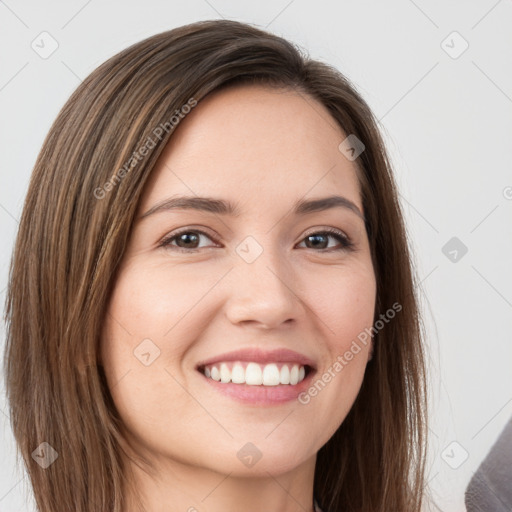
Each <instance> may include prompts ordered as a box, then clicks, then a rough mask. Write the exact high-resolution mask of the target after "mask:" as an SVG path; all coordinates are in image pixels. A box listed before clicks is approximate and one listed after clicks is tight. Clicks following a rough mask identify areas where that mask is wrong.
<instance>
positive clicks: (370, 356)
mask: <svg viewBox="0 0 512 512" xmlns="http://www.w3.org/2000/svg"><path fill="white" fill-rule="evenodd" d="M373 343H374V341H373V339H372V341H371V343H370V350H368V360H367V361H366V362H367V363H369V362H370V361H371V360H372V358H373Z"/></svg>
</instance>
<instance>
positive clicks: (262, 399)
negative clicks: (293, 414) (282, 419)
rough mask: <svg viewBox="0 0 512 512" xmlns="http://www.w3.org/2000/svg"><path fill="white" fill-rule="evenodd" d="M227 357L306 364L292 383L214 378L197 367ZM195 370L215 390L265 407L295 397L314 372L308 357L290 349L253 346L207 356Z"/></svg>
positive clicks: (242, 359) (241, 401)
mask: <svg viewBox="0 0 512 512" xmlns="http://www.w3.org/2000/svg"><path fill="white" fill-rule="evenodd" d="M228 361H245V362H250V361H252V362H254V363H259V364H267V363H296V364H300V365H301V366H304V367H305V368H306V376H305V377H304V379H303V380H302V381H301V382H299V383H297V384H295V385H292V384H279V385H278V386H263V385H261V386H250V385H248V384H233V383H232V382H230V383H221V382H217V381H216V380H213V379H210V378H208V377H206V376H205V375H204V374H203V373H202V371H201V370H202V369H203V368H204V366H206V365H211V364H215V363H221V362H228ZM196 370H197V371H198V373H199V374H200V375H201V378H202V379H204V380H205V381H206V384H207V385H209V386H211V387H212V388H213V389H214V390H216V391H218V392H219V393H222V394H223V395H225V396H228V397H230V398H232V399H234V400H236V401H238V402H240V403H243V404H246V405H254V406H260V407H261V406H265V407H268V406H272V405H279V404H283V403H285V402H290V401H292V400H296V399H297V397H298V396H299V395H300V393H302V392H304V391H305V390H306V389H307V388H308V387H309V386H310V385H311V381H312V379H313V376H314V375H315V374H316V364H315V362H314V361H313V360H312V359H310V358H309V357H307V356H305V355H303V354H300V353H298V352H295V351H293V350H289V349H285V348H278V349H274V350H263V349H261V348H256V347H255V348H245V349H239V350H235V351H232V352H225V353H224V354H219V355H217V356H214V357H212V358H210V359H205V360H204V361H201V362H199V363H198V364H197V365H196Z"/></svg>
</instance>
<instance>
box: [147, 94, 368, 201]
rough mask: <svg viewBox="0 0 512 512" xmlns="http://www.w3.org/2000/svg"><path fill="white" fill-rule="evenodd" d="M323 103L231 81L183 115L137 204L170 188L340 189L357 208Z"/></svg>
mask: <svg viewBox="0 0 512 512" xmlns="http://www.w3.org/2000/svg"><path fill="white" fill-rule="evenodd" d="M345 138H346V134H344V133H343V131H342V130H341V128H340V127H339V126H338V125H337V123H336V121H335V120H334V118H333V117H332V116H331V115H330V114H329V112H328V111H327V109H326V108H325V107H324V106H323V105H322V104H321V103H319V102H318V101H316V100H315V99H313V98H312V97H310V96H308V95H305V94H304V93H302V92H297V91H293V90H290V89H283V88H280V89H276V88H270V87H266V86H265V87H264V86H259V85H257V86H256V85H244V86H237V87H230V88H228V89H226V90H220V91H216V92H214V93H213V94H211V95H208V96H207V97H206V98H204V99H203V100H202V101H200V102H199V104H198V105H197V106H196V107H195V108H194V109H193V110H191V112H190V113H189V114H187V115H186V117H185V118H184V119H182V120H181V121H180V123H179V125H178V126H177V127H176V128H175V131H174V133H173V135H172V137H171V138H170V140H169V142H168V144H167V147H166V148H165V149H164V151H163V152H162V154H161V156H160V158H159V160H158V162H157V164H156V166H155V168H154V169H153V171H152V175H151V177H150V179H149V181H148V183H147V185H146V190H145V193H144V195H143V198H142V201H141V209H147V207H150V206H151V205H153V204H154V203H155V202H158V201H160V200H162V199H165V198H166V197H168V196H169V195H171V194H186V195H198V196H214V197H229V198H232V199H234V200H236V201H237V202H239V203H240V204H242V205H247V206H248V207H253V208H255V209H256V208H259V209H261V208H262V207H264V205H265V204H266V203H267V202H268V203H269V204H270V203H272V204H274V205H275V204H276V201H277V202H286V203H288V202H293V203H294V202H296V201H297V199H299V198H303V197H309V196H311V197H313V196H315V197H319V196H327V195H333V194H340V195H343V196H344V197H347V198H348V199H350V200H351V201H353V202H354V203H355V204H356V205H357V206H358V207H359V209H360V210H361V211H362V204H361V198H360V190H359V182H358V179H357V172H356V165H355V163H354V162H351V161H349V160H348V159H346V158H345V156H343V154H342V153H341V152H340V151H339V149H338V146H339V144H340V143H341V142H342V141H343V140H344V139H345Z"/></svg>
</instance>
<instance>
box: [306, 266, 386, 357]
mask: <svg viewBox="0 0 512 512" xmlns="http://www.w3.org/2000/svg"><path fill="white" fill-rule="evenodd" d="M307 293H308V296H309V297H310V300H311V302H310V304H311V306H312V307H313V308H314V311H315V313H316V315H317V317H318V318H319V319H320V320H321V322H320V325H319V328H320V329H321V331H322V332H324V333H325V338H326V339H328V340H330V349H331V350H332V349H334V350H336V351H338V352H339V351H341V350H343V351H344V350H346V346H347V344H348V345H350V343H351V341H352V340H353V339H356V338H357V336H358V335H359V334H360V333H361V332H364V329H365V328H369V327H371V325H372V323H373V319H374V314H375V302H376V282H375V276H374V273H373V268H372V267H371V266H370V265H367V264H366V265H365V264H361V265H351V266H350V267H349V266H347V267H344V268H337V269H326V271H324V272H322V273H319V274H318V275H317V276H315V280H314V286H311V287H310V291H309V292H307Z"/></svg>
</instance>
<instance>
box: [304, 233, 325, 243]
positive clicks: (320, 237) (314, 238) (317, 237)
mask: <svg viewBox="0 0 512 512" xmlns="http://www.w3.org/2000/svg"><path fill="white" fill-rule="evenodd" d="M308 238H309V239H310V240H311V239H313V240H315V242H314V243H313V245H314V246H317V245H318V244H317V243H316V242H318V241H319V239H320V244H321V243H322V241H321V239H322V238H325V237H324V235H309V237H308Z"/></svg>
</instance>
